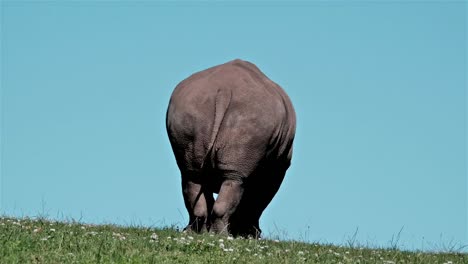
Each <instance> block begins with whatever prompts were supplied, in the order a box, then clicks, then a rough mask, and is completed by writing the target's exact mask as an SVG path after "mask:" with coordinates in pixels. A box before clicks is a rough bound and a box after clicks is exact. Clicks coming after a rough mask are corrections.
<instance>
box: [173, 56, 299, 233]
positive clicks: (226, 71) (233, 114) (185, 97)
mask: <svg viewBox="0 0 468 264" xmlns="http://www.w3.org/2000/svg"><path fill="white" fill-rule="evenodd" d="M166 128H167V133H168V136H169V140H170V143H171V146H172V150H173V152H174V155H175V158H176V161H177V165H178V167H179V169H180V172H181V178H182V193H183V198H184V202H185V207H186V208H187V211H188V214H189V223H188V225H187V227H186V230H191V231H195V232H203V231H212V232H215V233H225V234H231V235H234V236H238V235H240V236H253V237H259V236H260V233H261V230H260V227H259V219H260V216H261V215H262V212H263V211H264V210H265V208H266V207H267V205H268V204H269V203H270V201H271V200H272V199H273V196H274V195H275V194H276V193H277V191H278V189H279V187H280V185H281V183H282V181H283V178H284V176H285V173H286V170H287V169H288V168H289V166H290V164H291V157H292V150H293V140H294V135H295V130H296V115H295V112H294V108H293V105H292V103H291V101H290V99H289V97H288V96H287V94H286V93H285V91H284V90H283V89H282V88H281V87H280V86H279V85H278V84H276V83H274V82H273V81H271V80H270V79H269V78H268V77H267V76H266V75H265V74H264V73H262V72H261V71H260V70H259V69H258V68H257V67H256V66H255V65H254V64H252V63H250V62H247V61H243V60H240V59H236V60H233V61H230V62H227V63H224V64H221V65H218V66H214V67H212V68H209V69H206V70H203V71H200V72H197V73H195V74H193V75H191V76H190V77H188V78H187V79H185V80H183V81H182V82H180V83H179V84H178V85H177V86H176V88H175V89H174V91H173V93H172V96H171V99H170V102H169V107H168V109H167V116H166ZM213 193H218V196H217V198H216V199H214V196H213Z"/></svg>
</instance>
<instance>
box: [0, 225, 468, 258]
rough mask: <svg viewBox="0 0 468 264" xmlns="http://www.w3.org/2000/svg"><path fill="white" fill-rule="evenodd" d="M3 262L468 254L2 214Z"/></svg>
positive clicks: (0, 247)
mask: <svg viewBox="0 0 468 264" xmlns="http://www.w3.org/2000/svg"><path fill="white" fill-rule="evenodd" d="M0 263H343V264H344V263H382V264H391V263H425V264H426V263H446V264H447V263H453V264H454V263H468V254H461V253H422V252H405V251H399V250H389V249H366V248H350V247H338V246H332V245H321V244H309V243H301V242H296V241H278V240H253V239H237V238H236V239H233V238H230V237H229V238H228V237H225V236H217V235H213V234H201V235H197V234H190V233H183V232H178V231H176V230H174V229H172V228H163V229H154V228H144V227H119V226H114V225H87V224H81V223H75V222H71V223H65V222H55V221H48V220H44V219H36V220H32V219H14V218H5V217H4V218H0Z"/></svg>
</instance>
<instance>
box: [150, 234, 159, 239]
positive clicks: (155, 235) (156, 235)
mask: <svg viewBox="0 0 468 264" xmlns="http://www.w3.org/2000/svg"><path fill="white" fill-rule="evenodd" d="M150 238H151V240H158V234H156V233H153V234H151V236H150Z"/></svg>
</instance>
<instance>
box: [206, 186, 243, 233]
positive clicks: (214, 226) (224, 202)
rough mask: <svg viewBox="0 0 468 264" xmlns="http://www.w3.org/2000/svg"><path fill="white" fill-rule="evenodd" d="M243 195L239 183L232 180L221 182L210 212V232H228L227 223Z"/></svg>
mask: <svg viewBox="0 0 468 264" xmlns="http://www.w3.org/2000/svg"><path fill="white" fill-rule="evenodd" d="M243 193H244V186H243V184H242V182H241V181H239V180H232V179H226V180H224V181H223V183H222V184H221V189H220V190H219V194H218V197H217V198H216V201H215V203H214V206H213V211H212V212H211V227H210V231H212V232H215V233H223V234H228V233H229V232H230V230H229V221H230V218H231V216H232V215H233V214H234V213H235V212H236V210H237V207H238V206H239V203H240V201H241V199H242V194H243Z"/></svg>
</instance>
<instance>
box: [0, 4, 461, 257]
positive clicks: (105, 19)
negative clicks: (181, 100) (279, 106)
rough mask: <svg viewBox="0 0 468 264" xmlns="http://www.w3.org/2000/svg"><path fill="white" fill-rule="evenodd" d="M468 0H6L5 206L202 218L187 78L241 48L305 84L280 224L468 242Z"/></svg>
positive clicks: (328, 238) (267, 225) (316, 235)
mask: <svg viewBox="0 0 468 264" xmlns="http://www.w3.org/2000/svg"><path fill="white" fill-rule="evenodd" d="M466 5H467V4H466V2H448V3H447V2H442V1H441V2H426V3H424V2H412V3H407V2H370V1H366V2H353V1H349V2H347V1H342V2H341V1H340V2H315V3H308V4H307V3H300V2H297V3H288V2H257V3H253V4H249V3H246V2H242V3H215V2H208V1H207V2H198V3H183V2H178V3H170V2H136V3H131V2H91V1H83V2H73V3H71V2H68V3H60V2H58V1H57V2H55V1H51V2H13V1H12V2H10V1H2V2H1V8H2V10H1V92H2V93H1V96H2V98H1V114H2V121H1V122H2V123H1V125H2V126H1V186H0V190H1V195H0V197H1V201H0V205H1V209H0V212H2V213H5V214H9V215H19V216H35V215H37V214H38V213H46V214H48V215H49V216H50V217H52V218H67V217H68V218H75V219H79V218H81V219H82V220H83V221H87V222H95V223H101V222H111V223H118V224H130V223H137V224H140V223H141V224H144V225H156V226H161V225H170V224H177V225H179V226H182V225H185V224H186V221H187V215H186V212H185V207H184V204H183V200H182V195H181V188H180V178H179V171H178V169H177V166H176V163H175V159H174V157H173V154H172V151H171V149H170V145H169V141H168V139H167V135H166V131H165V112H166V107H167V104H168V100H169V96H170V94H171V92H172V90H173V88H174V87H175V85H176V84H177V83H178V82H179V81H181V80H182V79H184V78H186V77H187V76H189V75H190V74H192V73H194V72H196V71H199V70H203V69H205V68H208V67H210V66H214V65H217V64H220V63H223V62H226V61H229V60H231V59H234V58H241V59H245V60H249V61H251V62H253V63H255V64H257V66H258V67H259V68H260V69H262V70H263V71H264V72H265V73H266V74H267V75H268V76H269V77H270V78H271V79H272V80H274V81H276V82H277V83H279V84H280V85H281V86H282V87H283V88H284V89H285V90H286V91H287V93H288V94H289V95H290V97H291V99H292V101H293V104H294V106H295V109H296V112H297V119H298V128H297V136H296V141H295V153H294V157H293V164H292V167H291V169H290V170H289V171H288V173H287V176H286V179H285V182H284V183H283V185H282V187H281V189H280V191H279V193H278V195H277V196H276V197H275V199H274V200H273V202H272V203H271V205H270V206H269V207H268V208H267V210H266V211H265V213H264V215H263V218H262V221H261V226H262V229H263V230H264V233H265V234H267V235H268V234H269V233H272V234H276V235H280V236H282V237H283V238H291V239H308V240H310V241H322V242H332V243H343V242H344V241H345V240H346V238H347V237H349V236H351V235H352V234H353V233H354V231H355V230H356V228H359V231H358V235H357V239H358V241H360V242H361V243H369V244H371V245H383V246H388V245H389V244H388V241H389V240H390V239H391V237H392V235H394V234H396V233H398V231H399V230H400V229H401V228H402V227H403V231H402V233H401V239H400V245H402V246H403V247H405V248H409V249H425V250H428V249H438V248H439V246H440V245H443V244H445V245H447V244H450V243H449V242H450V241H452V242H457V243H462V244H468V238H467V205H468V203H467V179H466V161H467V160H466V146H467V144H466V127H465V124H466V114H465V110H466V108H465V101H466V93H465V86H466V73H467V65H466V62H467V60H466V59H467V54H466V49H467V41H466V35H467V34H466V30H467V27H466V15H467V7H466Z"/></svg>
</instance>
